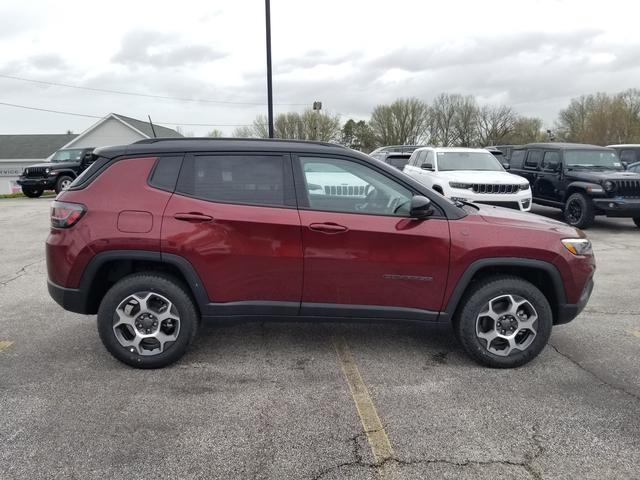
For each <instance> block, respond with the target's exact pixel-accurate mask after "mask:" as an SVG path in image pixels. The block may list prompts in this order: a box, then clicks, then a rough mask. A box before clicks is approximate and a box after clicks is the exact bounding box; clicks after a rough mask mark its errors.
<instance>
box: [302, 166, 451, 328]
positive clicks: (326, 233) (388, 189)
mask: <svg viewBox="0 0 640 480" xmlns="http://www.w3.org/2000/svg"><path fill="white" fill-rule="evenodd" d="M294 172H295V175H296V189H297V191H298V195H299V197H298V202H299V205H300V221H301V224H302V244H303V249H304V288H303V292H302V308H301V312H302V314H305V315H333V316H341V317H342V316H346V317H354V316H363V317H383V318H405V319H409V318H415V319H426V320H433V319H435V317H436V315H435V312H438V311H439V310H440V309H441V306H442V299H443V295H444V288H445V284H446V280H447V274H448V263H449V244H450V241H449V227H448V223H447V220H446V219H445V218H443V217H442V216H440V215H438V214H436V215H434V217H433V218H429V219H427V220H416V219H412V218H409V216H408V213H409V202H410V200H411V197H412V196H413V192H412V191H411V190H410V189H409V188H408V187H407V186H405V185H402V184H401V183H400V182H398V181H397V180H396V179H394V178H393V177H391V176H388V174H386V173H385V172H382V171H379V170H376V169H374V168H372V167H371V166H370V165H367V164H366V163H365V162H361V161H358V160H356V159H351V158H347V157H344V158H340V157H327V156H300V157H297V158H295V159H294Z"/></svg>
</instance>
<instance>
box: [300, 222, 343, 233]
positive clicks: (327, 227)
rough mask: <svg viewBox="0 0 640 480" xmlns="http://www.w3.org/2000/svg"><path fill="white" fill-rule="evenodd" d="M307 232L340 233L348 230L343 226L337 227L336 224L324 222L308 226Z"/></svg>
mask: <svg viewBox="0 0 640 480" xmlns="http://www.w3.org/2000/svg"><path fill="white" fill-rule="evenodd" d="M309 230H313V231H314V232H321V233H342V232H346V231H347V230H349V229H348V228H347V227H345V226H344V225H338V224H337V223H332V222H326V223H312V224H311V225H309Z"/></svg>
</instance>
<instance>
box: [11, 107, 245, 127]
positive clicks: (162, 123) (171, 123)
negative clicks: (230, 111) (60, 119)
mask: <svg viewBox="0 0 640 480" xmlns="http://www.w3.org/2000/svg"><path fill="white" fill-rule="evenodd" d="M0 105H4V106H6V107H14V108H23V109H25V110H36V111H38V112H47V113H57V114H60V115H71V116H73V117H85V118H104V116H99V115H88V114H85V113H74V112H65V111H62V110H51V109H48V108H39V107H28V106H26V105H18V104H15V103H6V102H0ZM155 123H157V124H160V125H180V126H185V127H251V126H253V124H246V123H245V124H222V123H182V122H158V121H156V122H155Z"/></svg>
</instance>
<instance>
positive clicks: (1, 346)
mask: <svg viewBox="0 0 640 480" xmlns="http://www.w3.org/2000/svg"><path fill="white" fill-rule="evenodd" d="M11 345H13V342H12V341H11V340H0V352H4V351H5V350H6V349H7V348H9V347H10V346H11Z"/></svg>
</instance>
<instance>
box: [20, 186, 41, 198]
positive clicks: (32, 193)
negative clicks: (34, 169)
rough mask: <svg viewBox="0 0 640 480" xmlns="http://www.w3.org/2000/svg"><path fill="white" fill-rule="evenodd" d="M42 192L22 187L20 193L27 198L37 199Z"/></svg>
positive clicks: (37, 189) (38, 189)
mask: <svg viewBox="0 0 640 480" xmlns="http://www.w3.org/2000/svg"><path fill="white" fill-rule="evenodd" d="M43 191H44V190H42V189H41V188H29V187H22V193H24V195H25V196H26V197H29V198H38V197H40V196H41V195H42V193H43Z"/></svg>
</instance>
